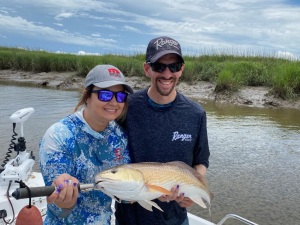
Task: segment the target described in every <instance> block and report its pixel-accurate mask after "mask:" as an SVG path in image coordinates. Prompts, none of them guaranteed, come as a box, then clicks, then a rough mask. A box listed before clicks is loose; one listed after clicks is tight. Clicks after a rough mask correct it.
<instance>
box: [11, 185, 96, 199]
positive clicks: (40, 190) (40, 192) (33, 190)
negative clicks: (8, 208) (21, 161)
mask: <svg viewBox="0 0 300 225" xmlns="http://www.w3.org/2000/svg"><path fill="white" fill-rule="evenodd" d="M77 187H78V191H89V189H90V190H92V189H94V187H95V184H78V185H77ZM55 189H56V187H55V186H41V187H24V188H23V187H22V188H17V189H16V190H15V191H14V192H13V193H12V196H13V197H14V198H15V199H17V200H19V199H24V198H34V197H43V196H50V195H51V194H52V193H53V192H54V191H55Z"/></svg>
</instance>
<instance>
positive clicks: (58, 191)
mask: <svg viewBox="0 0 300 225" xmlns="http://www.w3.org/2000/svg"><path fill="white" fill-rule="evenodd" d="M62 189H63V185H62V184H59V185H58V186H57V187H56V189H55V192H56V193H58V194H59V193H60V192H61V190H62Z"/></svg>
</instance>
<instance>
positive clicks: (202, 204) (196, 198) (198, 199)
mask: <svg viewBox="0 0 300 225" xmlns="http://www.w3.org/2000/svg"><path fill="white" fill-rule="evenodd" d="M190 199H192V200H193V202H195V203H197V204H198V205H200V206H201V207H202V208H204V209H206V208H207V206H206V205H205V203H204V202H203V199H202V198H201V197H199V196H193V197H191V198H190Z"/></svg>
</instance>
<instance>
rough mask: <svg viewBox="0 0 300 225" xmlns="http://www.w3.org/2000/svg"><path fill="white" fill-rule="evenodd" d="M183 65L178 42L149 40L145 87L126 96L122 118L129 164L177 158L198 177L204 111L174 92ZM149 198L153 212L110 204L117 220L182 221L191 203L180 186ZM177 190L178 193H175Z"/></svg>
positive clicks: (158, 224)
mask: <svg viewBox="0 0 300 225" xmlns="http://www.w3.org/2000/svg"><path fill="white" fill-rule="evenodd" d="M183 70H184V59H183V57H182V53H181V47H180V44H179V43H178V42H177V41H176V40H174V39H172V38H169V37H158V38H154V39H152V40H151V41H150V42H149V44H148V47H147V51H146V62H145V63H144V71H145V74H146V76H147V77H149V78H150V79H151V84H150V87H149V88H147V89H145V90H141V91H138V92H136V93H134V94H133V95H131V97H130V100H129V109H128V114H127V119H126V124H125V126H126V129H127V131H128V136H129V151H130V156H131V159H132V162H133V163H136V162H171V161H183V162H185V163H186V164H188V165H190V166H191V167H194V168H195V169H196V170H197V171H198V172H199V173H200V174H201V175H202V176H205V174H206V168H207V167H208V164H209V162H208V158H209V155H210V152H209V147H208V138H207V129H206V113H205V111H204V110H203V108H202V107H201V106H200V105H199V104H198V103H196V102H194V101H192V100H190V99H188V98H186V97H185V96H184V95H182V94H181V93H178V92H177V91H176V85H177V83H178V80H179V78H180V77H181V75H182V72H183ZM171 192H172V193H173V194H172V195H170V196H162V197H160V198H159V199H156V200H155V202H156V203H157V204H158V205H159V206H160V207H161V208H162V209H163V211H164V212H161V211H159V210H157V209H153V212H151V211H148V210H146V209H144V208H142V207H141V206H140V205H139V204H138V203H133V204H125V203H122V204H118V203H117V204H116V220H117V224H119V225H188V218H187V210H186V207H189V206H191V205H192V204H193V202H192V201H191V200H190V199H189V198H184V193H180V187H178V186H177V187H174V188H172V190H171ZM179 193H180V195H179V197H177V195H178V194H179Z"/></svg>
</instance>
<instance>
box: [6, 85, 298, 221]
mask: <svg viewBox="0 0 300 225" xmlns="http://www.w3.org/2000/svg"><path fill="white" fill-rule="evenodd" d="M0 95H1V98H0V107H1V110H0V127H1V129H0V136H1V139H0V147H1V157H0V159H1V164H2V162H3V160H4V157H5V154H6V152H7V149H8V147H9V144H10V140H11V136H12V134H13V132H12V123H11V122H10V120H9V117H10V115H11V114H12V113H14V112H15V111H17V110H19V109H21V108H25V107H33V108H34V109H35V112H34V113H33V114H32V115H31V117H30V118H29V119H28V120H27V121H26V122H25V123H24V137H25V140H26V146H27V150H28V151H31V150H32V151H33V153H34V155H35V156H36V157H37V156H38V143H39V140H40V139H41V137H42V135H43V134H44V133H45V131H46V129H47V128H48V127H49V126H50V125H51V124H53V123H54V122H56V121H57V120H59V119H61V118H62V117H64V116H65V115H67V114H69V113H72V111H73V108H74V106H75V105H76V103H77V100H78V98H79V96H80V93H79V92H78V91H62V90H54V89H47V88H37V87H34V86H16V85H13V86H10V85H7V84H0ZM196 100H197V99H196ZM197 101H199V102H200V103H201V104H202V106H203V107H204V108H205V110H206V111H207V119H208V123H207V126H208V135H209V145H210V151H211V158H210V167H209V169H208V171H207V180H208V184H209V187H210V189H211V191H212V192H213V194H214V199H213V201H212V206H211V212H212V221H213V222H214V223H217V222H218V221H220V220H221V219H222V218H223V217H224V216H225V215H226V214H229V213H235V214H238V215H240V216H242V217H245V218H247V219H249V220H251V221H253V222H256V223H258V224H260V225H274V224H278V225H296V224H300V188H299V186H300V185H299V184H300V172H299V171H300V110H296V109H274V108H253V107H242V106H233V105H228V104H222V105H220V104H214V103H213V102H205V101H202V100H197ZM19 129H20V126H18V125H17V127H16V132H17V133H20V130H19ZM12 154H14V153H12ZM34 170H36V171H38V170H39V167H38V163H36V164H35V166H34ZM189 211H190V212H191V213H193V214H196V215H198V216H201V217H202V218H204V219H208V220H210V217H209V213H208V210H207V209H202V208H200V207H199V206H198V205H194V206H192V207H191V208H190V209H189ZM225 224H242V223H240V222H234V220H230V222H229V221H228V222H226V223H225Z"/></svg>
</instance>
